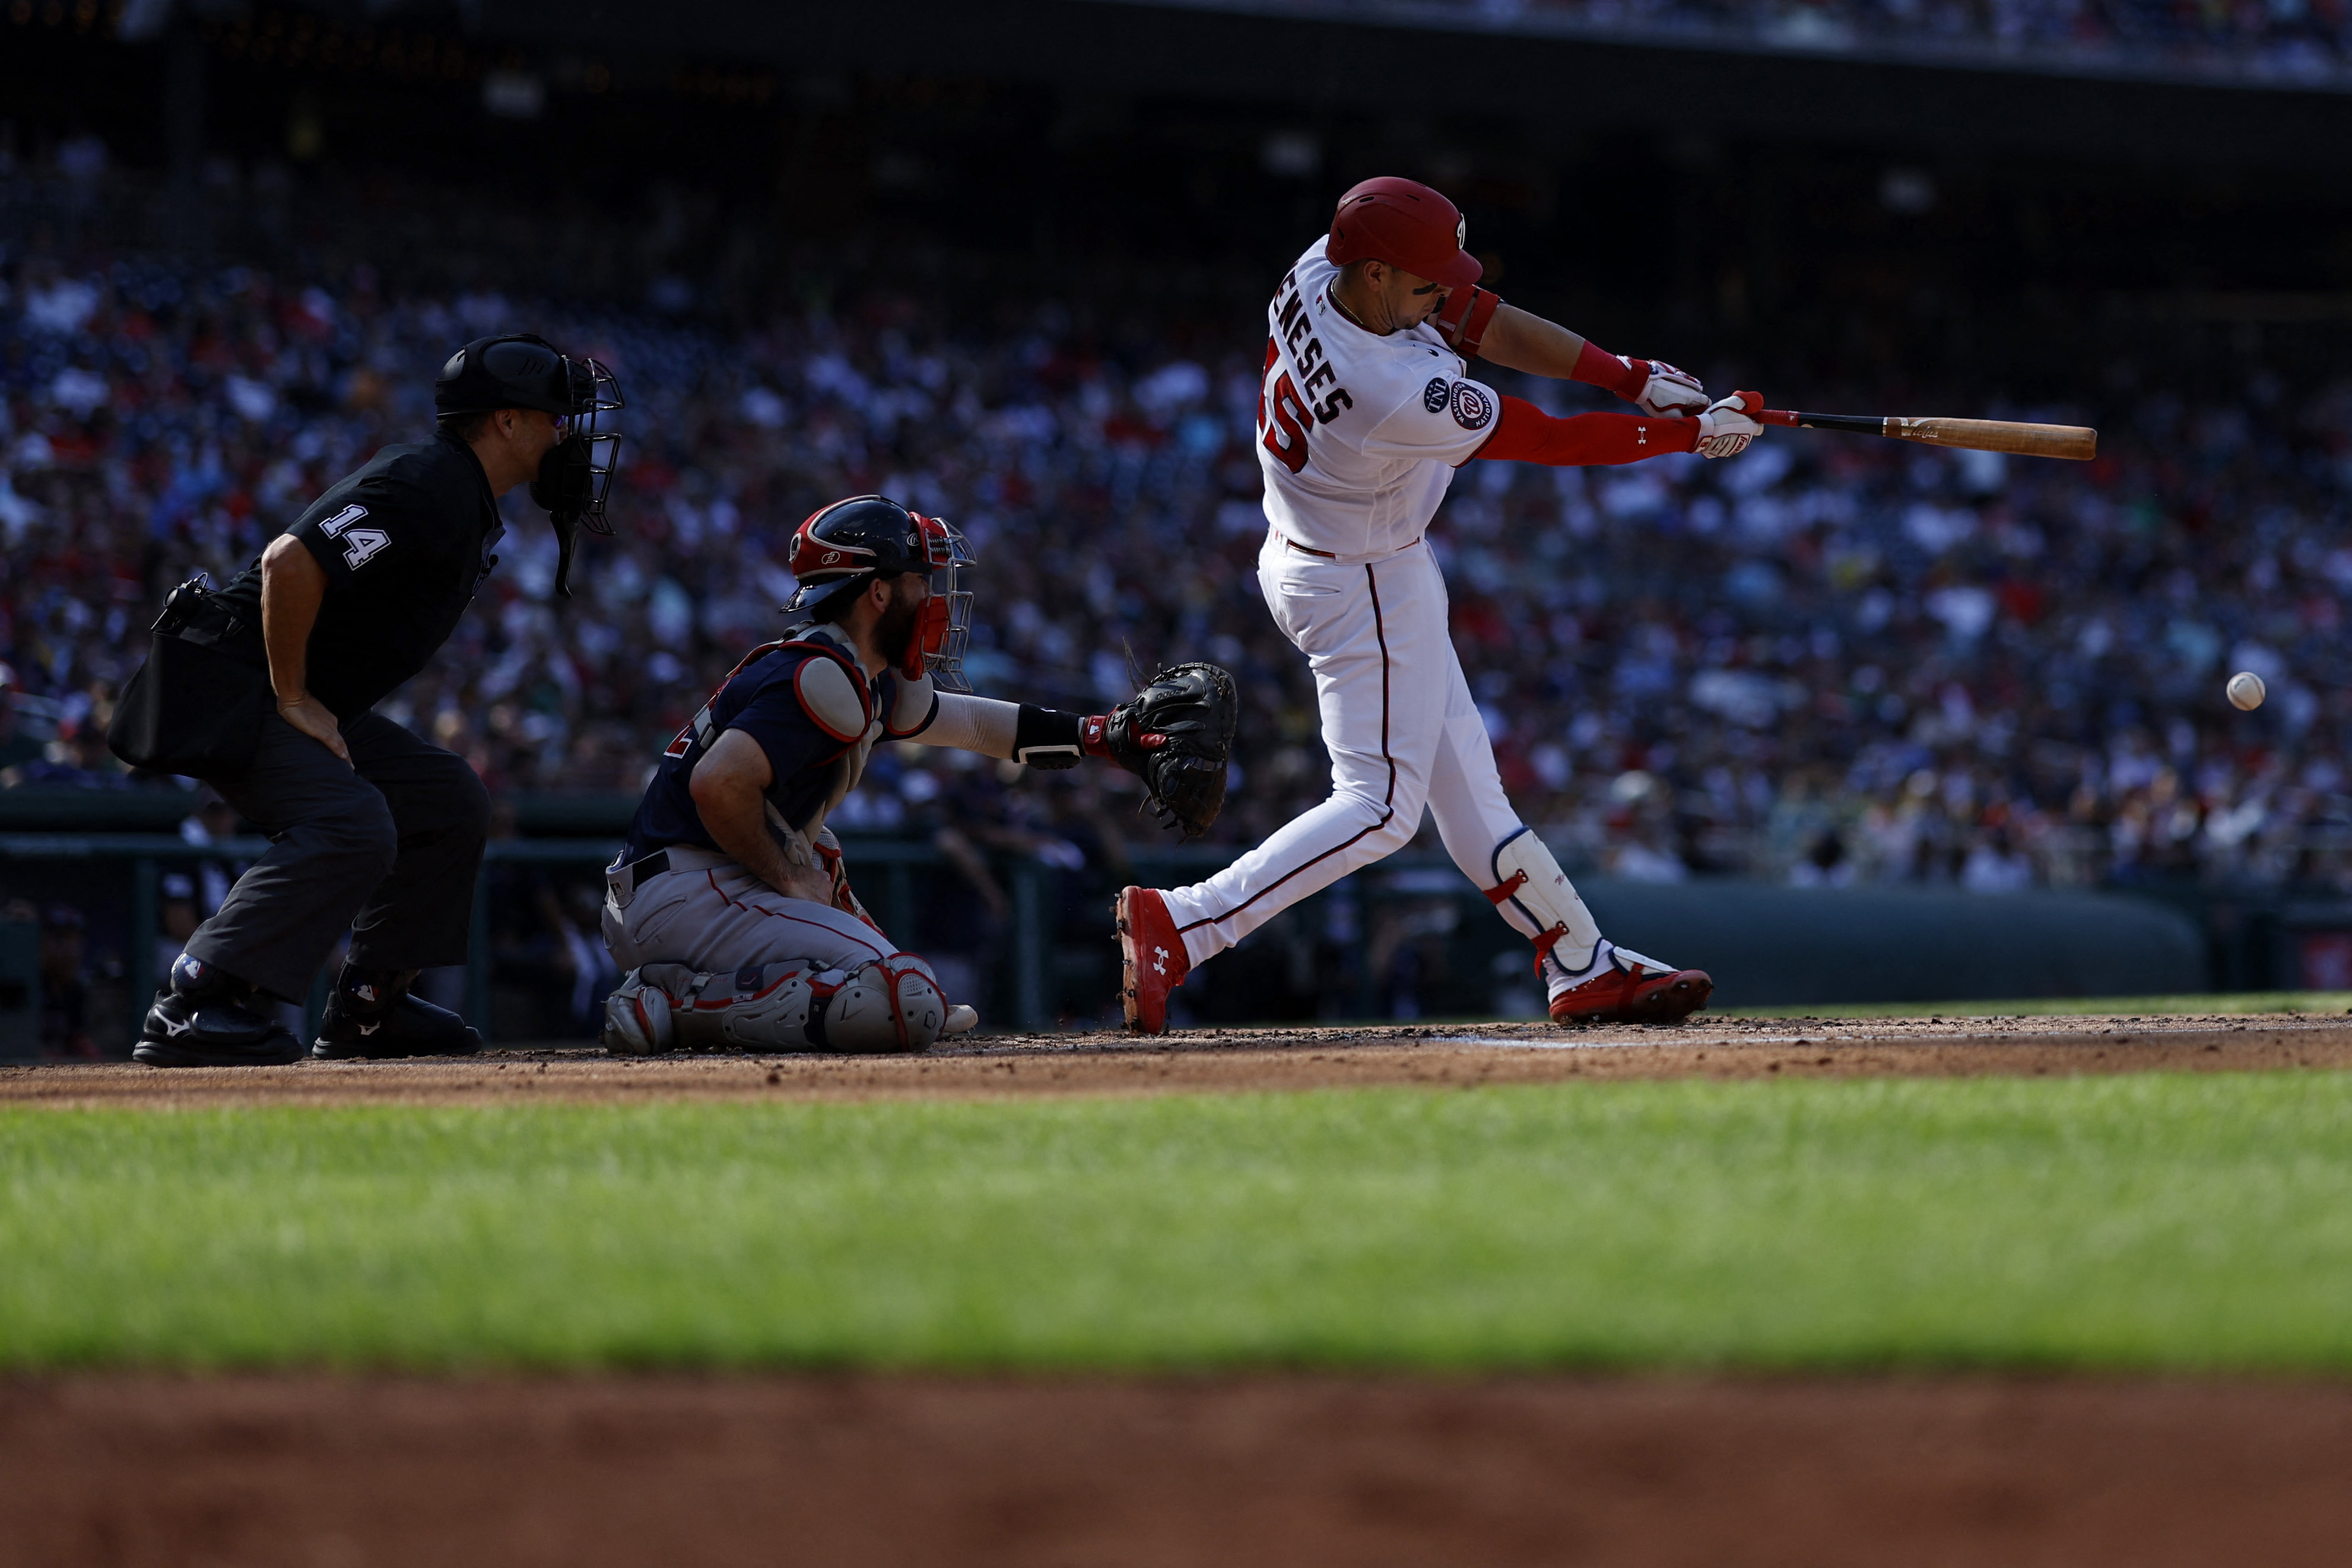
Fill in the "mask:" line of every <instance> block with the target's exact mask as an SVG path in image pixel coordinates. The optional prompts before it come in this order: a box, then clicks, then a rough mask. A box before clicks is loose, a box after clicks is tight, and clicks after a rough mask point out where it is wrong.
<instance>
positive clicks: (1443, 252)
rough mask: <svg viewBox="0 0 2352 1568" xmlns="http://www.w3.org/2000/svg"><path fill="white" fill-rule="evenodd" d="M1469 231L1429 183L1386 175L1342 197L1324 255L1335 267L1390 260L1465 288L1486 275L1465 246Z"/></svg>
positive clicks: (1399, 265)
mask: <svg viewBox="0 0 2352 1568" xmlns="http://www.w3.org/2000/svg"><path fill="white" fill-rule="evenodd" d="M1467 230H1468V226H1467V225H1466V224H1465V222H1464V221H1463V217H1462V214H1461V211H1460V209H1458V208H1456V207H1455V206H1454V204H1453V203H1452V202H1449V201H1447V200H1446V199H1445V198H1444V196H1442V195H1438V194H1437V193H1436V192H1435V191H1433V190H1431V189H1430V188H1429V187H1428V186H1427V185H1424V184H1421V183H1420V182H1419V181H1417V180H1404V179H1399V178H1398V177H1396V176H1395V175H1393V174H1383V175H1381V176H1380V177H1379V178H1378V179H1371V180H1366V181H1365V182H1364V183H1363V184H1360V185H1357V186H1355V187H1353V188H1352V189H1350V190H1349V192H1348V194H1347V195H1344V196H1341V197H1340V198H1339V211H1338V212H1336V213H1334V214H1332V215H1331V240H1330V243H1329V244H1328V245H1327V246H1326V247H1324V250H1323V254H1324V255H1325V256H1327V257H1328V258H1330V259H1331V261H1332V263H1333V264H1334V265H1335V266H1342V267H1344V266H1346V265H1347V264H1348V263H1349V262H1350V261H1385V262H1387V263H1388V264H1389V265H1390V266H1391V267H1402V268H1404V269H1405V270H1406V271H1407V272H1412V273H1417V274H1419V275H1420V276H1421V277H1423V278H1426V279H1429V280H1430V281H1432V282H1433V283H1443V284H1444V285H1445V286H1446V287H1447V288H1449V289H1465V288H1467V287H1469V286H1470V285H1471V284H1473V283H1475V282H1476V281H1478V277H1479V274H1481V273H1482V272H1484V271H1486V268H1484V267H1481V266H1480V265H1479V264H1478V258H1476V257H1475V256H1473V255H1471V254H1470V253H1469V252H1468V251H1466V250H1465V249H1463V248H1462V241H1463V240H1464V238H1465V237H1466V235H1467Z"/></svg>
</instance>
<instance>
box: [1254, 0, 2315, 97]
mask: <svg viewBox="0 0 2352 1568" xmlns="http://www.w3.org/2000/svg"><path fill="white" fill-rule="evenodd" d="M1293 3H1294V4H1296V5H1297V7H1298V8H1299V9H1301V10H1304V11H1308V12H1311V13H1315V14H1318V15H1324V16H1328V15H1331V14H1332V13H1333V12H1335V11H1336V12H1341V13H1344V12H1345V11H1347V10H1349V8H1351V7H1360V8H1361V9H1362V10H1363V11H1365V12H1367V13H1371V14H1386V15H1391V16H1392V15H1393V14H1394V13H1395V11H1396V9H1397V7H1395V6H1394V5H1387V4H1378V5H1376V4H1372V3H1371V0H1336V4H1335V3H1334V0H1293ZM1411 8H1412V9H1415V10H1419V11H1422V12H1424V13H1427V14H1431V15H1434V16H1444V14H1445V13H1447V12H1449V11H1451V12H1459V13H1461V14H1463V16H1464V18H1465V21H1470V20H1474V19H1475V23H1476V24H1478V25H1483V26H1500V27H1506V28H1507V27H1512V26H1527V27H1530V28H1544V27H1547V26H1559V25H1563V24H1564V25H1566V26H1574V27H1589V28H1593V29H1596V30H1617V29H1639V30H1643V31H1655V32H1666V33H1683V34H1689V35H1696V36H1697V37H1707V38H1710V39H1711V40H1715V41H1719V42H1723V43H1731V44H1736V43H1743V42H1761V43H1766V44H1771V45H1779V46H1781V47H1797V48H1816V49H1836V48H1852V47H1868V46H1871V45H1885V44H1890V43H1892V44H1900V45H1903V46H1906V47H1912V48H1919V47H1929V48H1933V47H1945V48H1959V49H1970V48H1973V49H1977V50H1983V51H1989V52H2000V53H2021V54H2025V55H2028V56H2033V55H2040V56H2042V57H2045V58H2052V57H2054V58H2055V60H2057V61H2063V62H2064V63H2067V64H2072V65H2075V66H2082V65H2106V66H2120V67H2124V68H2141V69H2150V68H2153V69H2172V70H2185V71H2189V72H2197V73H2211V74H2227V75H2246V76H2253V77H2257V78H2263V79H2287V80H2294V79H2306V80H2313V81H2324V80H2326V79H2330V78H2338V77H2342V76H2345V75H2347V74H2352V5H2347V3H2346V0H1420V4H1419V5H1415V6H1412V7H1411Z"/></svg>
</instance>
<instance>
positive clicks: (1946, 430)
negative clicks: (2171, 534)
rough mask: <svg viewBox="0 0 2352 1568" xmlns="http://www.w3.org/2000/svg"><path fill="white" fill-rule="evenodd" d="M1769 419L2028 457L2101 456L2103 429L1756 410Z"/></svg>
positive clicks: (2007, 421)
mask: <svg viewBox="0 0 2352 1568" xmlns="http://www.w3.org/2000/svg"><path fill="white" fill-rule="evenodd" d="M1756 417H1757V418H1758V419H1759V420H1761V421H1762V422H1763V423H1765V424H1767V425H1786V426H1791V427H1793V428H1796V429H1800V430H1853V431H1855V432H1857V433H1859V434H1861V435H1864V436H1885V437H1892V438H1893V439H1895V440H1897V441H1922V442H1925V443H1927V445H1928V446H1930V447H1969V448H1970V449H1971V450H1974V451H1979V452H2014V453H2016V454H2017V455H2018V456H2020V457H2023V458H2074V459H2076V460H2077V461H2087V460H2088V459H2090V458H2095V457H2096V456H2098V452H2099V433H2098V432H2097V431H2096V430H2094V429H2091V428H2090V427H2089V426H2083V425H2026V424H2021V423H2020V422H2018V421H2016V420H2012V419H1937V418H1934V417H1932V416H1929V417H1916V418H1915V417H1911V416H1906V415H1901V414H1887V415H1878V414H1798V413H1795V412H1793V411H1791V410H1790V409H1786V408H1767V409H1766V410H1764V412H1763V413H1761V414H1759V415H1758V416H1756Z"/></svg>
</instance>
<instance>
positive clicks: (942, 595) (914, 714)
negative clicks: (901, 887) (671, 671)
mask: <svg viewBox="0 0 2352 1568" xmlns="http://www.w3.org/2000/svg"><path fill="white" fill-rule="evenodd" d="M973 564H974V562H973V560H972V558H971V553H970V552H969V550H968V549H967V548H966V546H965V543H964V539H963V536H962V535H961V533H959V532H958V531H956V530H955V529H954V528H952V527H950V525H948V524H947V523H944V522H942V521H939V520H938V519H936V518H929V517H924V516H922V515H920V514H919V513H917V512H913V511H910V510H908V509H907V508H905V507H903V506H900V505H899V504H898V502H896V501H894V500H886V499H885V498H883V497H881V496H854V497H851V498H850V499H848V500H840V501H835V502H834V503H833V504H832V505H831V506H828V507H825V508H824V509H822V510H819V511H817V512H816V513H815V514H814V515H813V516H811V517H810V518H809V519H808V521H805V522H803V523H802V524H801V526H800V528H799V530H798V531H796V532H795V533H794V534H793V549H792V571H793V576H794V577H795V578H797V579H798V580H799V584H800V585H799V588H798V590H797V591H796V592H795V593H794V594H793V597H792V601H791V602H790V603H789V604H787V605H785V606H784V609H785V612H786V613H787V614H793V615H797V614H803V613H804V614H805V615H807V616H809V617H810V621H811V624H809V625H807V626H803V627H799V628H797V629H795V630H794V632H793V634H792V635H790V636H788V637H785V638H784V639H783V640H782V641H780V642H772V643H769V644H766V645H765V646H763V647H756V648H753V649H752V650H751V652H750V653H749V654H747V655H745V656H744V658H743V661H742V662H741V663H740V664H739V665H737V666H736V667H735V669H734V671H733V672H732V673H731V674H730V675H729V676H728V678H727V679H725V680H724V681H723V682H721V683H720V684H719V689H718V690H717V691H715V692H713V693H712V694H711V698H710V700H709V702H708V703H707V704H705V705H704V707H703V709H702V711H701V712H699V713H698V714H696V715H695V717H694V720H693V721H692V722H691V723H689V724H688V725H687V726H686V728H685V729H683V730H681V731H678V734H677V739H676V740H674V741H672V742H670V743H669V746H668V748H667V750H666V751H665V752H663V753H662V757H661V761H660V763H658V764H657V765H656V769H655V772H654V777H653V782H652V783H651V784H649V785H648V786H647V787H646V795H645V799H644V801H643V802H641V803H640V804H639V805H638V807H637V813H636V816H635V820H634V821H633V822H632V823H631V824H630V827H629V837H628V842H627V845H626V846H625V848H624V849H623V850H622V854H621V859H620V862H619V864H617V865H614V866H613V867H612V868H609V869H608V870H607V871H606V872H605V874H604V879H605V889H606V891H605V899H604V922H603V923H604V941H605V943H606V944H607V945H608V946H609V947H610V948H611V949H612V952H613V957H614V962H616V963H618V964H619V965H620V966H621V967H622V969H624V970H625V971H626V972H627V973H625V975H624V976H623V978H622V982H621V984H620V985H619V987H618V988H617V989H615V990H614V993H613V994H612V996H611V998H610V999H609V1000H608V1001H607V1002H606V1004H605V1009H604V1044H605V1046H606V1047H607V1048H608V1049H610V1050H612V1051H614V1052H615V1053H619V1054H625V1055H632V1056H635V1055H645V1054H648V1053H653V1052H658V1051H668V1050H676V1049H686V1050H711V1049H719V1050H725V1049H750V1050H795V1051H800V1050H813V1051H838V1052H884V1051H919V1050H923V1049H925V1048H927V1047H929V1046H930V1045H931V1043H932V1042H933V1041H935V1040H937V1039H939V1038H940V1037H941V1036H942V1035H953V1034H960V1033H961V1032H963V1031H964V1030H967V1029H970V1028H971V1027H973V1026H975V1025H976V1024H978V1022H979V1016H978V1015H977V1014H976V1013H975V1012H974V1011H973V1010H972V1009H971V1007H969V1006H950V1005H949V1003H948V1000H947V998H946V997H945V996H944V995H943V994H941V993H940V985H939V981H938V978H937V976H936V975H934V974H933V973H932V972H931V969H930V966H929V964H927V963H924V962H923V961H922V960H921V959H920V958H918V957H916V956H915V955H914V954H913V953H910V952H901V951H900V950H899V948H898V943H896V942H892V941H891V940H890V939H889V937H887V935H885V934H884V933H883V931H882V930H881V928H880V927H879V926H878V925H877V924H876V923H875V921H874V919H873V917H872V916H871V915H869V914H867V913H866V908H865V906H864V905H863V904H861V903H860V902H859V901H858V900H857V896H856V893H854V892H853V891H851V889H850V886H849V879H848V877H847V875H846V872H845V868H844V867H843V864H842V857H841V847H840V845H839V844H838V843H837V842H836V841H835V838H834V836H833V834H832V833H831V832H830V831H829V830H828V829H827V828H826V827H825V826H824V819H825V816H826V815H827V813H829V812H830V811H831V810H832V809H833V807H834V806H835V805H836V804H838V803H839V802H840V801H841V799H842V798H843V797H844V796H845V795H847V794H848V793H849V792H850V791H851V790H852V789H855V788H856V786H857V781H858V778H859V776H860V774H862V773H864V771H865V768H866V756H867V754H868V753H869V752H871V750H872V749H873V747H874V745H875V743H876V742H878V741H882V740H886V739H887V740H891V741H916V742H921V743H922V744H925V745H931V746H956V747H961V748H962V749H963V750H965V751H971V752H982V753H983V754H985V755H988V756H992V757H1002V758H1008V759H1011V760H1013V761H1015V762H1021V763H1028V764H1030V765H1032V766H1036V767H1046V768H1062V767H1075V766H1076V765H1077V764H1078V763H1079V762H1080V761H1081V760H1082V759H1083V758H1086V757H1088V756H1098V757H1109V758H1111V759H1112V760H1114V761H1116V762H1118V763H1121V764H1122V765H1124V766H1126V767H1128V768H1129V769H1131V770H1133V771H1134V772H1136V773H1139V774H1140V775H1142V777H1143V778H1144V780H1145V782H1146V784H1148V785H1149V786H1150V788H1151V790H1152V804H1153V805H1155V806H1156V807H1157V808H1158V809H1159V811H1160V815H1161V816H1162V817H1163V818H1164V819H1167V820H1169V821H1171V822H1172V823H1173V824H1174V825H1175V826H1179V827H1181V828H1182V829H1184V830H1185V831H1186V832H1187V833H1197V832H1199V831H1200V830H1201V829H1202V828H1204V827H1206V826H1208V824H1209V823H1210V822H1211V821H1213V819H1214V818H1215V816H1216V814H1217V811H1218V808H1219V807H1220V806H1221V805H1223V799H1224V787H1225V759H1226V755H1227V753H1228V752H1230V751H1231V749H1232V743H1233V734H1234V715H1235V704H1234V682H1233V677H1231V676H1230V675H1228V674H1226V673H1225V672H1224V671H1223V670H1222V669H1219V668H1215V667H1214V666H1213V665H1184V666H1179V667H1178V668H1174V669H1171V670H1165V671H1162V672H1161V673H1160V676H1159V677H1158V678H1156V679H1154V681H1153V683H1152V685H1151V686H1150V688H1148V689H1146V690H1145V691H1144V693H1143V694H1142V695H1141V696H1139V697H1138V698H1137V699H1136V700H1133V701H1130V702H1127V703H1123V704H1121V705H1120V707H1119V708H1118V709H1117V710H1115V711H1113V712H1110V713H1108V714H1101V715H1096V716H1092V717H1087V716H1081V715H1079V714H1076V713H1064V712H1058V711H1056V710H1053V709H1050V708H1038V707H1034V706H1032V705H1030V704H1028V703H1013V702H1000V701H997V700H993V699H991V698H986V697H978V696H974V695H972V693H971V687H970V685H969V684H968V683H967V682H966V681H965V679H964V678H963V672H962V665H963V652H964V646H965V642H966V640H967V638H968V637H970V635H971V627H970V618H971V591H970V590H969V589H967V588H965V587H964V586H963V585H962V581H961V578H962V574H963V573H964V572H965V571H966V570H967V569H969V568H970V567H971V566H972V565H973Z"/></svg>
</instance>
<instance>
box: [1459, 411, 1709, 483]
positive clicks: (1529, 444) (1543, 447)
mask: <svg viewBox="0 0 2352 1568" xmlns="http://www.w3.org/2000/svg"><path fill="white" fill-rule="evenodd" d="M1697 445H1698V421H1697V420H1696V419H1644V418H1641V417H1639V416H1635V415H1632V414H1579V415H1577V416H1574V417H1572V418H1568V419H1555V418H1553V417H1552V416H1550V415H1549V414H1546V413H1545V412H1544V411H1543V410H1542V409H1540V408H1538V407H1537V406H1536V405H1534V404H1532V403H1529V402H1528V400H1527V399H1526V398H1524V397H1511V396H1505V397H1504V399H1503V414H1502V417H1501V418H1499V419H1497V420H1496V422H1495V433H1494V434H1493V435H1492V436H1489V437H1486V445H1485V446H1483V447H1479V448H1478V449H1477V450H1476V451H1475V452H1473V453H1471V454H1470V456H1471V457H1472V458H1491V459H1493V460H1495V461H1496V462H1509V463H1549V464H1550V465H1551V466H1552V467H1553V468H1590V467H1599V466H1604V465H1607V464H1611V463H1638V462H1640V461H1641V460H1642V459H1643V458H1656V457H1661V456H1663V455H1664V454H1665V453H1668V452H1687V451H1690V450H1692V449H1694V448H1695V447H1696V446H1697Z"/></svg>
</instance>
